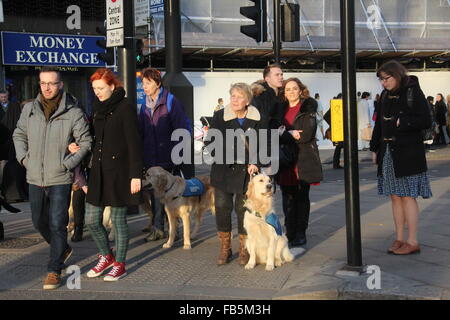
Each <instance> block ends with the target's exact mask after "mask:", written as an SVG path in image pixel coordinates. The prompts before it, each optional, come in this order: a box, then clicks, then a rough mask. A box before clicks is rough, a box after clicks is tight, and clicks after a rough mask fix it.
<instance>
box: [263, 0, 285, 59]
mask: <svg viewBox="0 0 450 320" xmlns="http://www.w3.org/2000/svg"><path fill="white" fill-rule="evenodd" d="M263 1H264V0H263ZM273 15H274V16H273V19H274V37H273V38H274V41H273V53H274V55H275V63H280V57H281V0H274V1H273Z"/></svg>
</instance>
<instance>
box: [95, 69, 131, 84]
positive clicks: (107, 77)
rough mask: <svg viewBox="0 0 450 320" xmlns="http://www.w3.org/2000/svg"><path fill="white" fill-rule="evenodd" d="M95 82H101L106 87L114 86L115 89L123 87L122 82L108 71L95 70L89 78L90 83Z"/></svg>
mask: <svg viewBox="0 0 450 320" xmlns="http://www.w3.org/2000/svg"><path fill="white" fill-rule="evenodd" d="M95 80H103V81H105V83H106V84H107V85H108V86H110V85H114V86H115V87H116V88H117V87H123V84H122V82H121V81H120V80H119V79H118V78H117V76H116V75H115V74H114V72H112V71H111V70H110V69H106V68H99V69H97V70H95V72H94V74H93V75H92V76H91V78H90V81H91V82H94V81H95Z"/></svg>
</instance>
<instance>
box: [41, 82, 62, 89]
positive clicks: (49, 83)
mask: <svg viewBox="0 0 450 320" xmlns="http://www.w3.org/2000/svg"><path fill="white" fill-rule="evenodd" d="M60 83H61V81H58V82H43V81H41V82H39V85H40V86H41V87H47V86H48V87H52V88H56V87H57V86H58V84H60Z"/></svg>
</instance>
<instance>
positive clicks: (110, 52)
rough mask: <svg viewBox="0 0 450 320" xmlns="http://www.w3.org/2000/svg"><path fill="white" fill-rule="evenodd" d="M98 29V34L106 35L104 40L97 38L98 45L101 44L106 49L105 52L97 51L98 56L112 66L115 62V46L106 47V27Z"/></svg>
mask: <svg viewBox="0 0 450 320" xmlns="http://www.w3.org/2000/svg"><path fill="white" fill-rule="evenodd" d="M95 30H96V31H97V33H98V34H100V35H102V36H104V37H105V39H103V40H97V42H96V44H97V46H99V47H100V48H102V49H105V53H97V58H98V59H99V60H101V61H104V62H105V63H106V65H107V66H112V65H114V64H115V60H116V59H115V57H116V54H115V50H114V47H110V48H108V47H106V27H105V26H102V27H97V28H96V29H95Z"/></svg>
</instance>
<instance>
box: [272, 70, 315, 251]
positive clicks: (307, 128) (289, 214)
mask: <svg viewBox="0 0 450 320" xmlns="http://www.w3.org/2000/svg"><path fill="white" fill-rule="evenodd" d="M281 95H282V97H283V98H284V101H285V105H284V107H285V113H284V129H285V130H284V133H283V134H282V136H281V138H280V140H281V141H280V143H282V144H286V145H287V146H288V148H290V149H291V150H293V151H294V152H296V153H297V162H296V163H294V164H293V165H292V166H291V167H290V168H287V169H285V170H283V171H281V172H280V175H279V177H278V184H279V185H280V186H281V192H282V194H283V211H284V215H285V220H284V221H285V226H286V236H287V238H288V241H289V246H290V247H297V246H302V245H304V244H306V241H307V240H306V229H307V228H308V223H309V212H310V207H311V204H310V200H309V190H310V185H311V184H315V183H318V182H320V181H321V180H322V178H323V175H322V165H321V162H320V157H319V150H318V148H317V142H316V130H317V119H316V112H317V102H316V100H314V99H313V98H311V97H310V96H309V91H308V88H307V87H306V86H305V85H304V84H303V83H302V82H301V81H300V80H299V79H297V78H290V79H288V80H286V81H285V82H284V85H283V87H282V89H281Z"/></svg>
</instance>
